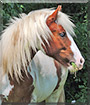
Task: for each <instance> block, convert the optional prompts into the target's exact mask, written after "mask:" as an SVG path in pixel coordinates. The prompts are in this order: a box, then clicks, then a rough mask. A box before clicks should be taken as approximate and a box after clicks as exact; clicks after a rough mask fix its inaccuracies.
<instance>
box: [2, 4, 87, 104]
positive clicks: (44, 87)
mask: <svg viewBox="0 0 90 105" xmlns="http://www.w3.org/2000/svg"><path fill="white" fill-rule="evenodd" d="M74 27H75V25H74V24H73V23H72V22H71V20H70V17H69V16H68V15H66V14H65V13H63V12H61V6H58V7H57V9H56V10H54V9H41V10H35V11H32V12H30V13H29V14H28V15H26V14H22V15H20V18H16V17H14V19H11V23H9V26H8V27H7V28H6V29H5V30H4V31H3V34H2V36H1V44H2V46H1V49H2V57H1V67H0V72H1V79H0V86H2V87H0V94H1V95H2V100H1V103H2V102H27V103H33V102H37V103H39V102H43V101H45V102H64V99H65V96H64V84H65V81H66V79H67V76H68V70H69V71H72V70H73V69H74V68H73V66H72V63H75V65H76V66H77V68H78V70H81V69H82V68H83V64H84V62H85V60H84V58H83V57H82V55H81V53H80V51H79V49H78V47H77V45H76V44H75V42H74V40H73V36H76V35H75V33H74Z"/></svg>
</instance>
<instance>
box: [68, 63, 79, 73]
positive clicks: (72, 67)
mask: <svg viewBox="0 0 90 105" xmlns="http://www.w3.org/2000/svg"><path fill="white" fill-rule="evenodd" d="M68 69H69V70H70V73H72V74H73V73H75V72H77V71H78V70H80V68H79V67H78V66H77V65H76V64H75V62H70V63H69V67H68Z"/></svg>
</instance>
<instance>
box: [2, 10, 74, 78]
mask: <svg viewBox="0 0 90 105" xmlns="http://www.w3.org/2000/svg"><path fill="white" fill-rule="evenodd" d="M53 11H54V10H51V9H41V10H36V11H32V12H30V13H29V14H28V15H26V14H22V15H21V17H20V18H14V19H12V20H11V23H10V24H9V26H8V27H7V28H6V29H5V30H4V32H3V34H2V38H1V43H2V67H3V72H4V73H9V74H10V75H11V77H12V78H13V74H15V77H16V78H18V77H19V78H21V77H22V74H21V70H22V67H23V68H24V69H23V70H24V71H25V72H26V73H27V68H26V66H27V60H28V62H30V61H31V49H33V50H34V51H36V48H37V49H40V50H43V48H42V46H41V44H43V41H42V38H43V39H44V40H45V41H46V42H47V43H48V38H50V34H52V33H51V31H50V30H49V28H48V26H47V25H46V18H47V17H48V16H49V15H50V14H51V13H52V12H53ZM57 24H60V25H62V26H63V28H64V29H65V30H66V31H68V32H69V33H71V34H73V35H74V31H73V27H74V24H73V23H72V22H71V21H70V19H69V17H68V16H67V15H66V14H64V13H62V12H59V13H58V17H57Z"/></svg>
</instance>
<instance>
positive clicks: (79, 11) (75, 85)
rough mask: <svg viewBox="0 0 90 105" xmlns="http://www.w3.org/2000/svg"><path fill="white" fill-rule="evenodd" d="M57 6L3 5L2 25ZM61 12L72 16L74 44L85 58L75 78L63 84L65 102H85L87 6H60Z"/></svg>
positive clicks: (69, 77)
mask: <svg viewBox="0 0 90 105" xmlns="http://www.w3.org/2000/svg"><path fill="white" fill-rule="evenodd" d="M57 5H58V4H53V3H52V4H44V3H42V4H11V3H8V4H3V11H2V13H3V23H4V25H5V24H6V23H8V20H9V19H10V18H12V17H13V16H18V15H19V14H20V13H22V12H24V13H29V12H30V11H32V10H37V9H41V8H50V7H57ZM62 11H63V12H65V13H66V14H68V15H71V16H72V19H73V20H74V23H75V25H76V27H77V28H76V29H75V33H76V35H77V38H74V39H75V42H76V43H77V45H78V47H79V49H80V51H81V53H82V55H83V56H84V58H85V61H86V62H85V64H84V68H83V69H82V70H81V71H78V73H77V77H76V78H74V75H70V74H69V76H68V79H67V81H66V84H65V92H66V102H71V101H72V100H76V101H79V102H87V90H88V87H87V81H88V71H87V66H88V61H87V53H88V41H87V37H88V30H87V24H88V21H87V4H62Z"/></svg>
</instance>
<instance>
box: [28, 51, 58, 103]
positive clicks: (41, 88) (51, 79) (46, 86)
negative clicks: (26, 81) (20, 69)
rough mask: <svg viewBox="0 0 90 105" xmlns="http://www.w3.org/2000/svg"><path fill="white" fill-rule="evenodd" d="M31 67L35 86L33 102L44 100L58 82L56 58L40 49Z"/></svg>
mask: <svg viewBox="0 0 90 105" xmlns="http://www.w3.org/2000/svg"><path fill="white" fill-rule="evenodd" d="M30 68H31V72H30V74H31V76H32V77H33V85H34V87H35V88H34V91H33V94H32V100H31V102H42V101H43V100H45V99H46V98H47V97H49V96H50V95H51V93H52V92H53V90H54V89H55V87H56V85H57V83H58V77H57V73H56V67H55V65H54V60H53V59H52V58H50V57H48V56H46V55H45V54H43V53H42V52H41V51H38V52H37V54H36V55H35V57H34V58H33V60H32V61H31V65H30ZM28 71H29V70H28Z"/></svg>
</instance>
